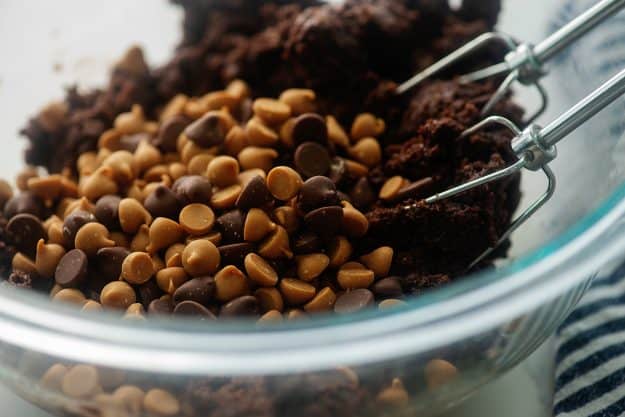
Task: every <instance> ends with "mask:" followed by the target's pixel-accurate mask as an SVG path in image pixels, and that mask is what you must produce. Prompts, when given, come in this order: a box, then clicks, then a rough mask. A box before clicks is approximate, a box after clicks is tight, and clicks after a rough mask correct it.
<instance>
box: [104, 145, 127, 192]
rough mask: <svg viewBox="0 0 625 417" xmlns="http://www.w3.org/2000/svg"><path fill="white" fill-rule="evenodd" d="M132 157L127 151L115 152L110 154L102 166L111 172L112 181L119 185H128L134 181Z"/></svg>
mask: <svg viewBox="0 0 625 417" xmlns="http://www.w3.org/2000/svg"><path fill="white" fill-rule="evenodd" d="M133 161H134V156H133V155H132V153H130V152H128V151H124V150H122V151H115V152H113V153H112V154H110V155H109V156H108V157H106V159H105V160H104V161H102V166H105V167H109V168H110V169H111V170H113V179H114V180H115V181H117V182H118V183H120V184H129V183H131V182H132V180H134V179H135V171H134V167H133V165H134V162H133Z"/></svg>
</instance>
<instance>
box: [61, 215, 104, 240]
mask: <svg viewBox="0 0 625 417" xmlns="http://www.w3.org/2000/svg"><path fill="white" fill-rule="evenodd" d="M96 221H98V220H97V219H96V218H95V216H94V215H93V214H91V213H89V212H88V211H85V210H75V211H73V212H72V213H71V214H70V215H69V216H67V217H66V218H65V221H64V222H63V237H65V241H66V242H67V244H68V245H69V247H71V248H73V247H74V239H75V238H76V233H78V230H79V229H80V228H81V227H83V226H84V225H86V224H87V223H92V222H96Z"/></svg>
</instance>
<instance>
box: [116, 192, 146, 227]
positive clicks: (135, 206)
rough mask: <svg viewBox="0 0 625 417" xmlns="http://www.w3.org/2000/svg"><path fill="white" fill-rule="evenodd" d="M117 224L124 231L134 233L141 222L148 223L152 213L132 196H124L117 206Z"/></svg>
mask: <svg viewBox="0 0 625 417" xmlns="http://www.w3.org/2000/svg"><path fill="white" fill-rule="evenodd" d="M117 210H118V215H119V224H120V225H121V228H122V230H123V231H124V232H125V233H136V232H137V230H139V226H141V225H142V224H146V225H148V226H149V225H150V223H152V215H150V213H149V212H148V211H147V210H146V208H145V207H143V205H142V204H141V203H140V202H138V201H137V200H135V199H133V198H124V199H122V200H121V201H120V202H119V207H118V209H117Z"/></svg>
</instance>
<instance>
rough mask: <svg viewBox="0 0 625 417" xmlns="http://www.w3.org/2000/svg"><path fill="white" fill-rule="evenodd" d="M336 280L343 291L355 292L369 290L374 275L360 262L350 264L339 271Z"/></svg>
mask: <svg viewBox="0 0 625 417" xmlns="http://www.w3.org/2000/svg"><path fill="white" fill-rule="evenodd" d="M336 279H337V281H338V283H339V285H340V286H341V287H342V288H343V289H346V290H354V289H357V288H368V287H369V286H370V285H371V284H372V283H373V279H374V274H373V271H371V270H370V269H366V268H365V267H364V266H363V265H362V264H359V263H358V262H348V263H346V264H345V265H343V266H342V267H341V269H339V272H338V273H337V275H336Z"/></svg>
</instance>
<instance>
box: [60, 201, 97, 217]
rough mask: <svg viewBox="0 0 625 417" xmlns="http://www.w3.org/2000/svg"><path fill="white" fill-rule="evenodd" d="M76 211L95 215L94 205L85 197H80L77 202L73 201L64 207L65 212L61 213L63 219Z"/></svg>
mask: <svg viewBox="0 0 625 417" xmlns="http://www.w3.org/2000/svg"><path fill="white" fill-rule="evenodd" d="M78 210H82V211H86V212H89V213H91V214H93V213H95V204H93V203H92V202H91V201H89V199H88V198H86V197H81V198H79V199H78V200H73V201H71V202H70V203H69V204H68V205H67V206H66V207H65V211H64V212H63V218H66V217H67V216H69V215H70V214H72V213H73V212H74V211H78Z"/></svg>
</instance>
